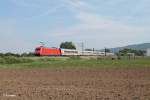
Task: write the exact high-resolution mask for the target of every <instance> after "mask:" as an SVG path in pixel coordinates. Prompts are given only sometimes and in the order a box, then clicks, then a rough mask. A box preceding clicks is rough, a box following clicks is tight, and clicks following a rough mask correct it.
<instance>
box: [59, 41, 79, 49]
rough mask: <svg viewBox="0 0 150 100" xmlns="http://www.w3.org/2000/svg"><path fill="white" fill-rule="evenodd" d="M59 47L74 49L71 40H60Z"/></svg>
mask: <svg viewBox="0 0 150 100" xmlns="http://www.w3.org/2000/svg"><path fill="white" fill-rule="evenodd" d="M60 48H63V49H76V46H75V45H74V44H73V43H72V42H67V41H66V42H62V43H61V44H60Z"/></svg>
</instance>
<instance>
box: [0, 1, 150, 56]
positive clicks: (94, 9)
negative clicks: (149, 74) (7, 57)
mask: <svg viewBox="0 0 150 100" xmlns="http://www.w3.org/2000/svg"><path fill="white" fill-rule="evenodd" d="M149 27H150V1H149V0H0V46H1V47H0V52H19V53H21V52H30V51H33V50H34V47H35V46H36V45H37V44H38V43H39V42H41V41H42V42H44V43H45V44H46V46H49V47H58V46H59V44H60V43H61V42H62V41H73V42H74V43H75V44H76V45H77V47H80V46H79V44H80V43H81V42H84V44H85V48H96V49H102V48H104V47H108V48H109V47H118V46H124V45H128V44H138V43H145V42H150V35H149V33H150V28H149Z"/></svg>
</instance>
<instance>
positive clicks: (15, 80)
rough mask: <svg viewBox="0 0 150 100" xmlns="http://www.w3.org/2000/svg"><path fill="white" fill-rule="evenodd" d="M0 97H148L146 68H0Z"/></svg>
mask: <svg viewBox="0 0 150 100" xmlns="http://www.w3.org/2000/svg"><path fill="white" fill-rule="evenodd" d="M0 100H150V68H137V69H64V70H54V69H28V70H25V69H0Z"/></svg>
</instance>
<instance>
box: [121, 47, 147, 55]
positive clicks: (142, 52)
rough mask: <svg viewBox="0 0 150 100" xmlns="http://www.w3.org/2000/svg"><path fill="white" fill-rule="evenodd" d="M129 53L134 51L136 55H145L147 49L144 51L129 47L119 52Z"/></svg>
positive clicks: (122, 53)
mask: <svg viewBox="0 0 150 100" xmlns="http://www.w3.org/2000/svg"><path fill="white" fill-rule="evenodd" d="M128 53H134V54H135V55H136V56H144V54H145V51H143V50H133V49H127V48H125V49H123V50H120V51H119V54H120V55H121V56H127V55H128Z"/></svg>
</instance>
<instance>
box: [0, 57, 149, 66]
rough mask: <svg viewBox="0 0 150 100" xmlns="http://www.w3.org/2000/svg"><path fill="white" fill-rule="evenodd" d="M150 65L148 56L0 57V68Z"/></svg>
mask: <svg viewBox="0 0 150 100" xmlns="http://www.w3.org/2000/svg"><path fill="white" fill-rule="evenodd" d="M135 67H138V68H140V67H150V58H138V59H130V60H129V59H122V60H111V59H99V58H90V59H84V58H80V57H77V56H74V57H12V56H9V57H0V68H56V69H57V68H135Z"/></svg>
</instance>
